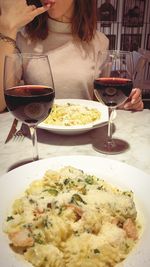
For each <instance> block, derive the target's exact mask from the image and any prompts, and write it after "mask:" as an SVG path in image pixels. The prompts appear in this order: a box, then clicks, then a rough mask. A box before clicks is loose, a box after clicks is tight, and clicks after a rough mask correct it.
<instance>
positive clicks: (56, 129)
mask: <svg viewBox="0 0 150 267" xmlns="http://www.w3.org/2000/svg"><path fill="white" fill-rule="evenodd" d="M55 103H56V104H58V105H64V104H67V103H71V104H75V105H82V106H86V107H88V108H96V109H97V110H98V111H100V112H101V118H100V119H99V120H95V121H94V122H92V123H88V124H86V125H77V126H60V125H52V124H46V123H44V122H42V123H40V124H39V125H38V128H41V129H45V130H48V131H51V132H53V133H57V134H65V135H73V134H81V133H84V132H87V131H90V130H92V129H93V128H97V127H101V126H103V125H105V124H107V121H108V108H107V106H105V105H104V104H102V103H99V102H96V101H91V100H84V99H55Z"/></svg>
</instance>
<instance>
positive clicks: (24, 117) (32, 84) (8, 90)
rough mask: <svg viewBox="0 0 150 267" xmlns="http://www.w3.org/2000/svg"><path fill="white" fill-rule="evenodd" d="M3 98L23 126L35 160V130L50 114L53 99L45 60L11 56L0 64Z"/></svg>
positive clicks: (25, 56)
mask: <svg viewBox="0 0 150 267" xmlns="http://www.w3.org/2000/svg"><path fill="white" fill-rule="evenodd" d="M4 95H5V101H6V105H7V108H8V110H9V111H10V112H11V113H12V114H13V115H14V117H15V118H17V119H18V120H21V121H22V122H23V123H25V124H27V125H28V126H29V129H30V134H31V139H32V144H33V160H38V159H39V155H38V148H37V134H36V127H37V125H38V123H40V122H41V121H43V120H44V119H45V118H46V117H47V116H48V115H49V113H50V111H51V108H52V104H53V101H54V97H55V90H54V82H53V76H52V71H51V66H50V62H49V58H48V56H47V55H39V54H26V53H22V54H12V55H7V56H6V57H5V62H4Z"/></svg>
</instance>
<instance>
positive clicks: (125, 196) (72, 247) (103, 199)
mask: <svg viewBox="0 0 150 267" xmlns="http://www.w3.org/2000/svg"><path fill="white" fill-rule="evenodd" d="M5 224H6V225H5V232H6V233H7V235H8V237H9V240H10V244H11V247H12V248H13V250H14V251H16V252H17V253H20V254H22V255H23V257H24V258H25V260H27V261H28V262H30V263H31V264H32V265H33V266H36V267H113V266H115V265H116V264H117V263H119V262H121V261H123V260H124V259H125V258H126V257H127V255H128V254H129V252H130V251H131V250H132V248H133V247H134V246H135V244H136V243H137V241H138V239H139V235H140V228H141V225H140V223H139V222H138V220H137V211H136V207H135V203H134V200H133V193H132V192H131V191H122V190H121V189H119V188H116V187H114V186H112V185H111V184H108V183H107V182H105V181H104V180H103V179H100V178H98V177H96V176H94V175H91V174H88V173H85V172H83V171H82V170H79V169H76V168H74V167H72V166H65V167H63V168H61V169H59V170H47V171H46V172H45V174H44V176H43V177H42V178H41V179H40V180H35V181H34V182H32V183H31V184H30V185H29V187H28V188H27V189H26V191H25V192H24V193H23V194H22V195H21V196H20V197H19V198H18V199H16V200H15V201H14V203H13V205H12V209H11V212H10V213H9V214H8V216H7V218H6V223H5Z"/></svg>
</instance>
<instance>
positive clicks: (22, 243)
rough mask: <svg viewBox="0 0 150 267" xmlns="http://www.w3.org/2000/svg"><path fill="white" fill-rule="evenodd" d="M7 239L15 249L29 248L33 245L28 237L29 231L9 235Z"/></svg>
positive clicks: (32, 241)
mask: <svg viewBox="0 0 150 267" xmlns="http://www.w3.org/2000/svg"><path fill="white" fill-rule="evenodd" d="M9 239H10V240H11V241H12V243H13V245H14V246H15V247H31V246H33V244H34V239H33V238H32V237H31V236H30V231H29V230H27V229H23V230H21V231H17V232H14V233H10V234H9Z"/></svg>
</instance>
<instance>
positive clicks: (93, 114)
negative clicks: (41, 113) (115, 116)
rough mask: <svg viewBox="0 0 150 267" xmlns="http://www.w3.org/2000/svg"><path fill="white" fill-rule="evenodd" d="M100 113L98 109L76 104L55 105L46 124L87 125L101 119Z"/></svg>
mask: <svg viewBox="0 0 150 267" xmlns="http://www.w3.org/2000/svg"><path fill="white" fill-rule="evenodd" d="M100 116H101V114H100V111H98V110H97V109H96V108H89V107H86V106H81V105H75V104H70V103H68V104H64V105H57V104H54V106H53V108H52V111H51V113H50V115H49V116H48V117H47V118H46V120H45V121H44V123H46V124H51V125H60V126H77V125H85V124H88V123H91V122H94V121H95V120H98V119H100Z"/></svg>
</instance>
